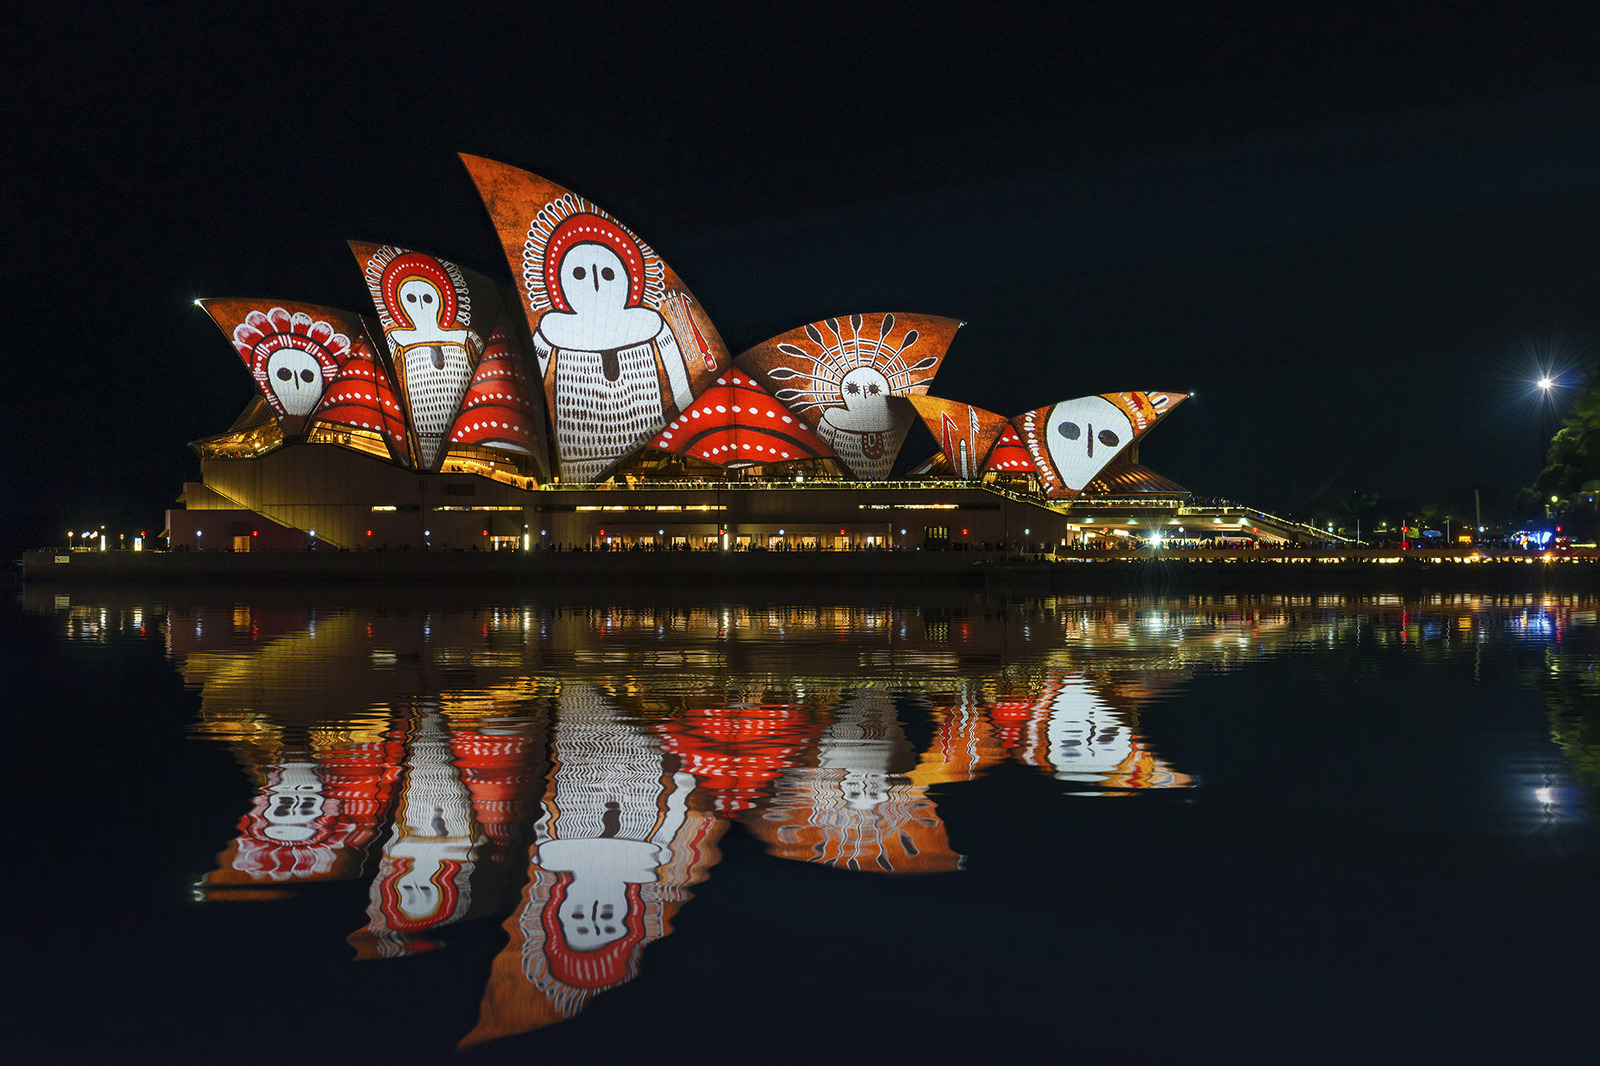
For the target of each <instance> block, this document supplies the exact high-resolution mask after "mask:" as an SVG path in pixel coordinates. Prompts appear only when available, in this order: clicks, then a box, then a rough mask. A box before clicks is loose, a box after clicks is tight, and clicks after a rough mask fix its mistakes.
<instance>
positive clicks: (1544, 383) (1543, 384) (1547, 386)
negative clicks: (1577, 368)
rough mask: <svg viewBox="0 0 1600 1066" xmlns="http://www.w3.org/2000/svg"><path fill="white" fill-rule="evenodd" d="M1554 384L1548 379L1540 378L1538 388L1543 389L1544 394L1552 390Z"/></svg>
mask: <svg viewBox="0 0 1600 1066" xmlns="http://www.w3.org/2000/svg"><path fill="white" fill-rule="evenodd" d="M1555 384H1556V383H1555V382H1554V381H1552V380H1551V379H1550V378H1548V377H1542V378H1540V379H1539V387H1540V388H1541V389H1543V390H1544V391H1545V392H1549V391H1550V390H1551V389H1552V388H1554V387H1555Z"/></svg>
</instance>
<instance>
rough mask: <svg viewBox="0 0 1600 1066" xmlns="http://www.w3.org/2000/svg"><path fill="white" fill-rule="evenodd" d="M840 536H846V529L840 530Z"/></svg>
mask: <svg viewBox="0 0 1600 1066" xmlns="http://www.w3.org/2000/svg"><path fill="white" fill-rule="evenodd" d="M839 536H841V537H842V536H844V530H842V529H841V530H839Z"/></svg>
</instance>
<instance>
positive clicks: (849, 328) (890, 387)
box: [737, 313, 961, 481]
mask: <svg viewBox="0 0 1600 1066" xmlns="http://www.w3.org/2000/svg"><path fill="white" fill-rule="evenodd" d="M960 328H961V323H960V322H958V321H956V320H955V319H951V318H936V317H934V316H932V315H898V316H897V315H893V314H884V313H875V314H870V315H851V316H850V317H849V318H847V319H843V320H841V319H837V318H828V319H823V320H822V321H820V322H813V323H811V324H810V325H807V326H802V327H800V328H799V329H794V330H790V331H789V332H788V333H784V334H781V335H779V336H777V337H773V338H772V339H771V340H768V341H764V342H763V343H761V344H758V345H756V346H755V347H754V348H751V349H750V350H749V351H747V352H744V353H742V354H741V355H740V356H739V358H738V360H737V364H738V366H739V368H740V369H742V370H745V371H747V372H748V373H749V374H750V375H751V376H753V377H754V378H755V379H756V380H757V381H759V382H761V384H763V385H765V386H766V387H767V388H768V389H770V390H771V391H772V394H773V395H774V396H776V397H777V398H778V399H780V400H782V401H783V402H784V403H785V404H787V405H788V406H789V408H790V410H792V411H794V412H795V413H796V414H798V415H799V416H801V417H802V418H804V419H805V420H806V421H807V422H808V423H810V424H811V425H812V426H813V427H814V428H815V429H816V431H817V436H819V437H821V438H822V440H823V441H824V442H825V443H827V444H828V446H829V447H831V448H832V449H833V450H834V453H835V454H836V455H837V456H838V458H839V461H840V462H841V463H843V464H844V466H845V467H846V468H847V469H848V470H849V472H850V473H851V474H853V475H854V476H855V477H857V478H860V479H862V480H864V481H881V480H883V479H884V478H886V477H888V475H889V471H890V469H891V468H892V467H893V466H894V460H895V456H896V455H897V454H898V453H899V451H900V445H901V444H902V443H903V442H904V441H905V437H906V433H907V432H908V431H909V430H910V429H911V425H912V422H913V421H914V420H915V418H916V415H915V413H914V412H912V411H911V410H909V409H908V408H905V407H899V406H896V405H894V404H891V403H890V402H889V400H890V398H891V397H894V396H911V395H917V394H921V393H925V392H927V391H928V383H929V382H930V381H932V380H933V375H934V374H936V373H937V372H938V370H939V363H940V361H941V360H942V359H943V358H944V353H945V350H946V349H948V348H949V347H950V341H951V340H952V339H953V338H954V337H955V333H956V330H958V329H960Z"/></svg>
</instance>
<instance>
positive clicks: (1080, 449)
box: [1045, 396, 1133, 492]
mask: <svg viewBox="0 0 1600 1066" xmlns="http://www.w3.org/2000/svg"><path fill="white" fill-rule="evenodd" d="M1045 424H1046V426H1047V432H1048V436H1047V437H1046V447H1048V448H1049V451H1050V462H1051V463H1053V464H1054V465H1055V468H1056V470H1057V471H1058V472H1059V473H1060V474H1061V480H1062V481H1064V482H1065V483H1066V485H1067V487H1068V488H1070V489H1072V490H1073V491H1075V492H1081V491H1083V487H1084V486H1085V485H1087V484H1088V483H1089V482H1090V481H1093V480H1094V476H1095V475H1096V474H1098V473H1099V472H1100V471H1101V470H1102V469H1103V468H1104V467H1105V465H1106V464H1107V463H1109V462H1110V461H1111V460H1112V459H1113V458H1115V457H1116V454H1117V453H1118V452H1119V451H1121V450H1122V449H1123V448H1124V447H1126V446H1127V444H1128V442H1129V441H1131V440H1133V423H1132V422H1130V421H1128V416H1127V415H1125V414H1123V413H1122V411H1121V409H1119V408H1118V407H1117V405H1116V404H1114V403H1112V402H1111V401H1109V400H1106V399H1104V398H1102V397H1099V396H1083V397H1080V398H1078V399H1076V400H1067V401H1066V402H1064V403H1058V404H1056V405H1055V406H1054V407H1052V408H1051V409H1050V416H1049V418H1048V419H1046V423H1045Z"/></svg>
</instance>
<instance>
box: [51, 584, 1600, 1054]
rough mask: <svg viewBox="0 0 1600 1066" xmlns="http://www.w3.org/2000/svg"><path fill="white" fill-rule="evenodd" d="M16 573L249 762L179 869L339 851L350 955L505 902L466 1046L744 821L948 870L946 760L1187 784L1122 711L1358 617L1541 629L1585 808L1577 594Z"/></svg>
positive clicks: (827, 852) (1589, 786) (1546, 798)
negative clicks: (556, 597) (721, 589)
mask: <svg viewBox="0 0 1600 1066" xmlns="http://www.w3.org/2000/svg"><path fill="white" fill-rule="evenodd" d="M34 606H35V608H36V609H40V610H48V611H51V612H55V613H56V614H57V615H58V616H59V617H60V618H61V620H62V624H63V626H64V627H65V633H66V635H67V636H69V637H70V638H71V639H75V640H85V641H95V640H103V639H105V637H106V635H107V634H108V633H110V632H114V631H132V632H138V633H148V632H150V631H151V629H152V627H153V626H159V628H160V631H161V632H162V633H163V634H164V637H165V640H166V643H167V650H168V654H169V655H170V657H171V658H172V660H173V661H174V662H175V663H176V664H177V666H178V669H179V670H180V671H181V673H182V676H183V678H184V680H185V682H186V683H187V684H188V685H189V686H190V687H191V688H193V689H195V690H197V691H198V693H199V697H200V710H199V716H198V722H197V723H196V725H195V727H194V731H195V734H196V735H197V736H198V737H201V738H203V739H205V740H208V741H212V742H219V743H224V744H226V745H228V747H229V748H230V750H231V751H232V752H233V754H234V756H235V758H236V759H237V760H238V762H239V765H240V766H241V767H242V769H243V771H244V772H245V774H246V775H247V776H248V777H249V779H250V781H251V783H252V785H253V786H254V791H255V794H254V798H253V800H252V801H251V803H250V805H249V808H248V809H247V810H246V811H245V812H244V813H243V815H242V816H241V817H240V819H239V822H238V826H237V832H236V834H235V836H234V837H233V839H231V840H230V841H228V842H227V843H226V844H225V846H223V847H222V849H221V851H220V852H219V854H218V855H217V860H216V866H215V869H213V870H211V871H210V872H209V873H207V874H206V875H205V876H204V877H203V878H201V880H200V882H199V884H198V886H197V895H198V897H199V898H201V899H203V900H205V901H211V902H218V901H250V900H265V899H273V898H280V897H283V896H285V895H286V894H289V893H293V892H297V891H303V890H307V889H309V888H310V887H311V886H315V885H317V884H318V883H320V882H328V881H355V880H359V881H362V882H364V883H365V884H366V886H367V906H366V913H365V915H364V918H358V917H357V916H355V915H352V921H351V923H350V926H348V928H350V929H351V932H350V933H349V943H350V945H351V947H352V948H353V951H354V954H355V955H356V957H358V958H360V959H364V960H389V959H397V958H401V957H404V956H409V955H414V954H416V953H419V952H424V951H428V950H430V949H434V948H437V947H440V946H441V945H443V944H444V943H445V942H446V940H445V939H444V937H445V934H446V932H447V930H448V927H450V926H451V925H453V924H455V923H460V922H464V921H468V920H472V919H477V918H486V917H491V916H492V917H494V918H495V919H498V920H501V921H503V926H504V930H505V932H506V934H507V936H508V941H507V943H506V945H505V947H504V949H503V950H502V951H501V952H500V954H499V955H498V957H497V958H495V960H494V962H493V964H492V969H491V973H490V975H489V977H488V980H487V984H486V989H485V992H484V996H483V1000H482V1004H481V1008H480V1016H479V1020H478V1023H477V1025H476V1026H475V1027H474V1028H473V1029H472V1030H471V1031H470V1032H469V1033H467V1034H465V1035H464V1037H463V1039H462V1041H461V1043H462V1045H463V1046H470V1045H474V1044H479V1043H482V1042H485V1041H490V1040H495V1039H499V1038H503V1037H506V1036H510V1035H513V1034H516V1033H521V1032H526V1031H528V1030H531V1029H536V1028H538V1027H541V1026H545V1025H549V1024H551V1023H553V1022H558V1021H561V1020H563V1019H566V1018H570V1017H572V1016H573V1015H575V1014H576V1013H578V1012H579V1011H581V1010H583V1009H584V1007H585V1005H586V1004H588V1003H589V1002H590V1001H591V1000H592V999H593V998H594V997H595V996H596V995H599V994H600V993H602V992H605V991H606V990H608V989H611V988H615V987H617V986H618V985H621V984H623V983H625V982H627V981H629V980H631V979H632V978H634V977H635V976H636V975H637V974H638V972H639V968H640V960H641V956H642V955H643V953H644V952H645V950H646V949H647V948H648V947H649V945H650V944H652V943H653V942H655V941H657V940H659V939H660V938H662V937H664V936H666V935H667V934H669V933H670V932H671V931H672V921H673V918H674V915H675V914H676V913H677V912H678V911H679V909H680V908H682V907H683V906H685V904H686V903H688V902H689V901H690V899H691V897H692V893H691V889H692V887H693V886H695V885H696V884H699V883H701V882H703V881H704V880H705V879H706V878H707V877H708V876H710V875H711V874H712V871H713V869H714V867H715V866H716V865H717V863H718V862H719V859H720V854H719V850H718V842H719V840H720V839H721V838H722V837H723V836H724V834H725V833H727V832H728V831H729V829H730V827H731V826H734V825H735V824H737V825H738V826H741V827H743V828H744V829H745V830H747V831H748V832H749V833H750V834H751V835H752V836H753V837H754V838H755V839H756V840H757V841H759V843H760V845H761V846H762V847H763V848H764V849H766V851H767V852H768V853H769V854H770V855H772V856H775V857H778V858H781V859H785V860H792V861H794V862H802V863H812V864H818V865H821V866H826V867H831V868H834V869H836V870H839V871H845V872H847V873H848V874H850V875H929V874H954V873H956V872H957V871H959V870H961V869H962V867H963V864H964V857H963V855H962V854H961V853H960V852H959V851H958V850H957V849H956V846H955V845H954V844H953V843H952V840H951V839H950V834H949V832H948V830H947V827H946V824H945V821H944V819H943V817H942V816H941V814H940V810H939V801H938V793H939V790H940V789H943V788H949V787H954V786H960V785H963V784H965V783H969V782H973V781H975V780H977V779H979V778H980V777H982V776H983V775H985V774H986V773H988V772H990V771H992V770H994V769H995V768H997V767H1000V766H1003V765H1008V764H1009V765H1012V766H1015V767H1020V768H1026V769H1027V770H1031V771H1034V772H1037V773H1039V774H1043V775H1047V776H1048V777H1049V778H1051V779H1053V780H1054V781H1056V782H1059V785H1058V788H1059V792H1060V793H1061V794H1062V795H1064V796H1074V797H1077V796H1093V797H1097V798H1122V799H1130V798H1135V797H1139V796H1141V795H1146V794H1149V793H1151V792H1152V791H1154V790H1164V789H1192V788H1196V787H1197V786H1199V785H1201V784H1202V783H1203V781H1202V778H1201V777H1199V776H1197V773H1196V769H1195V768H1194V767H1190V766H1185V765H1183V764H1182V760H1176V759H1170V758H1168V757H1166V756H1164V755H1163V753H1162V751H1161V745H1160V740H1159V738H1158V737H1152V736H1150V735H1147V733H1146V732H1145V730H1144V729H1143V728H1142V727H1141V712H1142V711H1143V710H1145V709H1147V708H1148V707H1150V706H1151V705H1153V704H1155V703H1158V702H1161V701H1164V700H1169V699H1172V698H1175V697H1176V696H1177V695H1179V694H1181V693H1182V692H1184V691H1185V689H1186V688H1187V687H1188V686H1189V685H1191V684H1192V683H1194V681H1195V680H1196V679H1197V678H1201V677H1204V676H1205V675H1207V674H1213V673H1220V672H1226V671H1232V670H1237V669H1243V668H1248V667H1249V666H1250V665H1251V664H1253V663H1256V662H1259V661H1261V660H1263V659H1266V658H1268V657H1271V656H1274V655H1278V654H1282V653H1285V652H1296V651H1304V650H1306V649H1320V651H1321V653H1323V654H1328V655H1345V656H1347V657H1349V658H1350V664H1349V665H1350V669H1351V672H1352V674H1353V676H1355V677H1356V678H1357V679H1359V677H1360V676H1361V672H1362V670H1363V669H1366V668H1367V667H1365V666H1363V665H1362V664H1361V663H1359V662H1356V661H1355V659H1354V656H1355V652H1356V650H1358V649H1360V648H1363V647H1366V648H1391V647H1405V648H1410V649H1413V650H1414V652H1415V653H1416V654H1419V655H1424V656H1427V655H1438V656H1453V657H1461V658H1464V659H1470V658H1471V657H1472V656H1473V655H1474V654H1475V649H1476V648H1477V647H1478V645H1479V644H1480V643H1481V642H1482V641H1484V640H1487V639H1489V638H1490V637H1491V636H1492V637H1493V638H1494V639H1502V640H1503V639H1516V640H1525V641H1528V642H1531V643H1534V644H1539V645H1543V646H1545V647H1546V648H1547V649H1548V650H1547V654H1546V656H1545V660H1544V664H1543V666H1541V667H1538V668H1532V667H1530V668H1529V669H1528V670H1527V671H1526V677H1525V678H1524V681H1525V682H1526V683H1527V684H1529V685H1531V686H1533V687H1535V688H1537V689H1538V690H1539V691H1540V693H1541V694H1542V696H1543V697H1544V699H1545V702H1546V705H1547V706H1548V707H1549V709H1550V710H1549V716H1550V722H1551V740H1552V743H1553V745H1554V746H1555V748H1556V749H1557V750H1559V751H1560V752H1561V753H1563V757H1564V759H1565V762H1564V763H1561V765H1562V766H1563V767H1564V769H1562V770H1561V771H1560V772H1559V773H1554V774H1552V772H1551V771H1550V770H1549V769H1548V767H1545V768H1544V769H1542V770H1540V771H1539V772H1540V773H1542V775H1543V776H1542V777H1540V778H1537V779H1534V778H1531V777H1530V778H1528V779H1527V780H1526V781H1524V783H1523V784H1522V785H1520V786H1519V787H1522V788H1524V789H1525V790H1526V791H1527V792H1528V793H1529V795H1530V797H1531V799H1532V804H1533V805H1536V806H1537V807H1538V808H1539V809H1540V815H1539V816H1540V817H1543V818H1545V819H1547V820H1549V819H1552V818H1566V819H1580V818H1584V817H1588V816H1589V814H1590V813H1591V809H1590V805H1591V804H1592V800H1591V799H1590V797H1591V796H1592V795H1593V793H1594V790H1595V788H1596V786H1597V785H1600V769H1597V767H1596V765H1595V758H1596V757H1595V734H1594V724H1593V723H1594V721H1595V719H1594V717H1593V715H1592V708H1593V705H1592V699H1593V697H1594V695H1595V693H1596V675H1595V663H1594V662H1593V661H1592V659H1583V660H1581V661H1574V660H1573V658H1572V657H1571V656H1569V655H1565V654H1563V652H1562V650H1561V648H1562V642H1563V640H1564V638H1565V637H1566V635H1567V634H1568V633H1569V632H1570V631H1571V630H1572V628H1573V627H1574V626H1592V625H1593V622H1594V613H1593V610H1592V608H1590V606H1589V605H1586V604H1583V603H1580V602H1577V601H1572V602H1551V603H1542V602H1503V601H1502V602H1491V601H1481V600H1473V599H1470V598H1459V599H1455V600H1437V601H1433V602H1430V603H1425V604H1421V605H1418V604H1389V603H1383V602H1373V601H1366V602H1363V603H1359V604H1356V603H1350V602H1345V601H1338V602H1325V601H1323V600H1322V599H1319V598H1316V597H1305V598H1297V599H1279V600H1272V601H1263V602H1250V601H1230V600H1216V601H1208V600H1196V601H1193V602H1186V603H1162V604H1151V605H1140V604H1137V603H1132V602H1109V603H1108V602H1106V601H1073V600H1070V599H1052V600H1044V601H1039V602H1035V603H1029V604H1027V605H1021V606H1019V605H1014V604H1010V605H1005V604H1002V605H986V604H983V603H981V602H971V603H961V604H957V605H954V606H945V607H939V608H922V609H912V608H887V607H885V608H879V607H859V606H852V607H828V606H803V605H801V606H774V607H766V608H748V607H731V606H684V607H668V606H627V607H572V606H559V607H551V606H538V607H536V606H531V605H530V606H500V607H487V608H485V607H460V608H441V609H437V610H415V609H406V608H400V607H376V608H361V609H357V608H329V609H320V608H319V609H305V608H295V607H287V606H276V607H275V606H266V605H263V606H257V605H252V604H244V603H241V604H228V605H225V606H204V605H195V604H175V605H172V606H170V607H168V608H165V609H162V608H159V607H152V606H150V605H140V606H125V607H122V606H119V607H108V606H92V607H90V606H74V605H73V604H72V603H71V602H70V598H68V597H61V596H55V597H54V598H52V599H51V600H50V601H49V602H48V603H36V604H34ZM1586 701H1588V702H1586ZM916 738H921V739H916ZM1513 769H1515V768H1513ZM1525 776H1526V775H1525Z"/></svg>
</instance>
